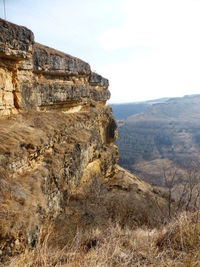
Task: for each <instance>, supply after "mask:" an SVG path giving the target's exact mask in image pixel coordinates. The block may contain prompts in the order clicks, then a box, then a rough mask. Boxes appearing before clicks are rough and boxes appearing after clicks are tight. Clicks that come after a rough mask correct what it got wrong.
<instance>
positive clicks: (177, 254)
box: [9, 212, 200, 267]
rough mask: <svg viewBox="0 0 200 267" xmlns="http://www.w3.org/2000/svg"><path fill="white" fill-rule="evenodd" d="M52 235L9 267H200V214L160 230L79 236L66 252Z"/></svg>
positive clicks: (110, 231)
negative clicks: (52, 241)
mask: <svg viewBox="0 0 200 267" xmlns="http://www.w3.org/2000/svg"><path fill="white" fill-rule="evenodd" d="M50 235H51V229H49V231H48V233H47V234H46V235H45V237H44V235H43V234H41V238H40V240H39V242H38V244H37V246H36V249H35V250H34V251H26V252H25V253H24V254H23V255H20V256H19V257H17V258H15V259H13V260H12V262H11V263H10V265H9V267H22V266H23V267H28V266H30V267H32V266H35V267H36V266H44V267H50V266H82V267H84V266H87V267H88V266H91V267H93V266H138V267H139V266H159V267H162V266H163V267H164V266H166V267H167V266H187V267H194V266H200V249H199V245H200V218H199V213H198V212H196V213H193V214H186V213H184V214H182V215H181V216H179V218H178V219H177V220H175V221H174V222H171V223H170V224H169V225H167V226H166V227H163V228H162V229H160V230H158V229H155V230H148V229H142V228H138V229H136V230H130V229H125V228H124V229H122V228H121V227H120V226H119V225H115V226H110V227H109V228H107V229H106V230H104V231H100V230H99V229H95V230H93V231H91V232H89V233H87V234H86V233H85V234H83V233H81V232H77V234H76V236H75V238H74V240H73V241H72V242H71V243H70V244H68V245H66V247H64V248H63V249H55V248H53V247H51V246H49V245H48V240H49V237H50ZM55 243H56V240H55Z"/></svg>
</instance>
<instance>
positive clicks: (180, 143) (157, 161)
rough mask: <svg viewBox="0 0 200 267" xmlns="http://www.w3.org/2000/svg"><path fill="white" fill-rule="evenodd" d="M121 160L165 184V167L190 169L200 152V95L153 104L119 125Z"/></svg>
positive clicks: (133, 169) (146, 177)
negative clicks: (163, 172)
mask: <svg viewBox="0 0 200 267" xmlns="http://www.w3.org/2000/svg"><path fill="white" fill-rule="evenodd" d="M117 145H118V147H119V163H120V165H122V166H123V167H126V168H128V169H129V170H130V171H132V172H134V173H139V174H140V175H141V176H142V177H143V178H144V179H145V180H148V181H150V182H152V183H153V184H156V185H161V184H162V183H163V181H162V169H163V168H164V167H166V165H169V163H170V164H172V165H173V166H176V168H178V169H179V170H182V169H187V168H188V167H189V164H190V162H192V161H194V160H195V161H198V158H199V156H200V95H194V96H185V97H183V98H173V99H169V100H167V101H166V102H165V103H159V104H153V105H151V107H150V108H148V110H146V111H145V112H144V113H141V114H136V115H132V116H129V117H128V118H127V119H126V120H125V121H124V123H123V124H121V126H119V138H118V141H117Z"/></svg>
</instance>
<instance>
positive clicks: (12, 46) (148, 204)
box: [0, 20, 167, 261]
mask: <svg viewBox="0 0 200 267" xmlns="http://www.w3.org/2000/svg"><path fill="white" fill-rule="evenodd" d="M0 32H1V36H0V114H1V119H0V257H1V259H2V261H3V259H5V258H6V257H7V256H12V255H15V254H16V253H20V252H21V251H23V250H24V249H25V248H26V247H34V246H35V244H36V243H37V240H38V236H39V234H40V232H41V229H42V228H44V227H47V226H48V225H50V224H51V225H52V227H53V229H54V233H55V234H56V236H57V237H56V240H57V243H58V244H64V243H65V242H66V239H67V238H69V237H72V236H73V234H74V233H75V231H76V229H77V227H81V228H82V229H83V230H84V229H87V228H90V227H96V226H98V227H103V226H106V225H108V223H109V221H118V222H119V223H121V224H122V225H129V226H131V227H132V226H134V225H136V224H137V222H140V221H141V222H142V223H151V224H155V223H157V222H158V221H159V220H162V218H163V217H164V216H165V215H166V213H167V210H166V209H165V207H166V205H167V202H166V200H165V199H163V198H162V197H161V196H160V195H159V194H158V192H157V193H156V194H155V193H154V191H153V189H152V187H151V186H149V185H148V184H145V183H143V182H142V181H140V180H139V179H138V178H137V177H134V176H132V175H130V174H128V173H127V172H126V171H125V170H123V169H120V168H119V167H118V166H117V160H118V150H117V147H116V146H115V145H114V144H113V141H114V140H115V139H116V137H117V125H116V122H115V120H114V118H113V116H112V112H111V109H110V108H109V107H107V106H106V105H105V103H106V100H107V99H108V98H109V97H110V92H109V91H108V85H109V84H108V80H107V79H105V78H103V77H101V76H100V75H98V74H96V73H93V72H91V69H90V66H89V65H88V64H87V63H85V62H84V61H82V60H80V59H78V58H75V57H72V56H70V55H67V54H64V53H62V52H59V51H56V50H54V49H51V48H48V47H45V46H43V45H41V44H37V43H35V42H34V35H33V33H32V32H31V31H30V30H28V29H26V28H24V27H20V26H17V25H14V24H11V23H8V22H6V21H3V20H0Z"/></svg>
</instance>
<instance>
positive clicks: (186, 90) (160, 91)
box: [0, 0, 200, 103]
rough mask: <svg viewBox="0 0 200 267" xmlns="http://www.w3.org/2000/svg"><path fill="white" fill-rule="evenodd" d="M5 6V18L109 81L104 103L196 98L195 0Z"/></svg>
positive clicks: (199, 37)
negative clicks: (185, 96) (85, 63)
mask: <svg viewBox="0 0 200 267" xmlns="http://www.w3.org/2000/svg"><path fill="white" fill-rule="evenodd" d="M5 1H6V12H7V20H9V21H11V22H14V23H17V24H21V25H24V26H26V27H28V28H30V29H31V30H32V31H33V32H34V34H35V40H36V41H37V42H40V43H43V44H45V45H48V46H51V47H54V48H56V49H59V50H61V51H64V52H66V53H69V54H71V55H73V56H76V57H80V58H81V59H83V60H85V61H86V62H88V63H89V64H90V65H91V68H92V70H93V71H96V72H98V73H99V74H101V75H103V76H104V77H106V78H108V79H109V81H110V91H111V95H112V96H111V100H110V103H122V102H135V101H141V100H147V99H154V98H160V97H174V96H183V95H186V94H199V93H200V34H199V31H200V30H199V28H200V0H98V1H97V0H54V1H53V0H5ZM0 16H1V17H3V16H4V14H3V0H0Z"/></svg>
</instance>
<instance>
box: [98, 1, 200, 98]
mask: <svg viewBox="0 0 200 267" xmlns="http://www.w3.org/2000/svg"><path fill="white" fill-rule="evenodd" d="M121 4H122V10H123V12H124V13H125V14H126V15H125V17H126V19H125V21H124V22H123V24H122V25H120V27H113V28H109V29H107V30H106V31H105V32H104V33H103V34H102V35H101V36H100V42H101V44H102V47H103V48H104V49H105V50H108V51H113V50H116V51H118V53H123V50H125V49H127V48H129V50H130V48H132V50H130V51H132V52H130V58H129V59H128V60H127V61H126V62H123V63H121V62H119V63H118V64H115V65H112V64H107V66H106V67H104V68H105V70H106V74H107V75H108V73H109V72H110V77H111V79H110V80H111V90H112V94H113V98H112V101H115V102H120V101H133V100H142V99H149V98H154V97H162V96H178V95H184V94H190V93H200V75H199V74H200V35H199V34H198V30H199V25H200V16H199V14H200V1H194V0H167V1H162V0H151V1H149V0H138V1H137V0H133V1H131V0H125V1H122V3H121ZM139 48H141V49H139ZM149 48H150V49H149ZM135 51H137V52H135Z"/></svg>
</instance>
